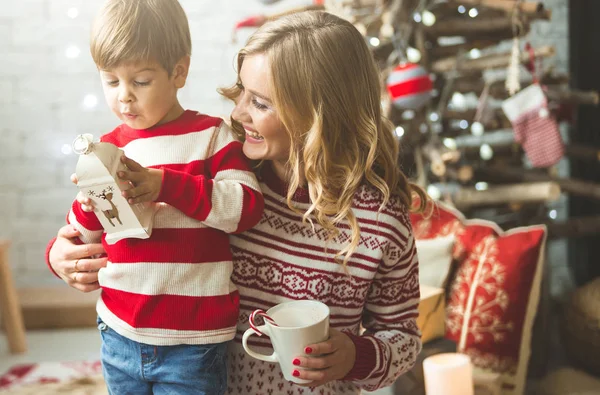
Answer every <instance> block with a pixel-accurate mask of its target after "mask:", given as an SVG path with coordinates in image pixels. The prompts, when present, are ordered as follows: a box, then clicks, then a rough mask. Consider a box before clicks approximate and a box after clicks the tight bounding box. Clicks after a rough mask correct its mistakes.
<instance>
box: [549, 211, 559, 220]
mask: <svg viewBox="0 0 600 395" xmlns="http://www.w3.org/2000/svg"><path fill="white" fill-rule="evenodd" d="M548 217H550V219H556V218H557V217H558V212H557V211H556V210H550V212H549V213H548Z"/></svg>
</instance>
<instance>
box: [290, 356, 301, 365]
mask: <svg viewBox="0 0 600 395" xmlns="http://www.w3.org/2000/svg"><path fill="white" fill-rule="evenodd" d="M292 363H293V364H294V365H296V366H298V365H300V360H299V359H298V358H296V359H294V360H293V361H292Z"/></svg>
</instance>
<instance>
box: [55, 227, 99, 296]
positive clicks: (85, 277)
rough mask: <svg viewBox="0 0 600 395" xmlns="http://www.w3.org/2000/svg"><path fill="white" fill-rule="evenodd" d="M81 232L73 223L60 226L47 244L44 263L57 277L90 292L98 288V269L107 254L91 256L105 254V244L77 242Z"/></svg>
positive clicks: (74, 286)
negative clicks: (54, 237) (99, 256)
mask: <svg viewBox="0 0 600 395" xmlns="http://www.w3.org/2000/svg"><path fill="white" fill-rule="evenodd" d="M80 235H81V234H80V233H79V231H78V230H76V229H75V228H74V227H73V226H72V225H65V226H63V227H62V228H60V230H59V231H58V234H57V236H56V239H53V240H51V241H50V243H49V244H48V248H47V249H46V263H47V264H48V267H49V268H50V270H52V272H53V273H54V274H55V275H56V276H57V277H59V278H61V279H62V280H63V281H64V282H66V283H67V284H69V285H70V286H71V287H73V288H75V289H78V290H80V291H82V292H91V291H94V290H96V289H98V288H100V286H99V285H98V270H100V269H101V268H103V267H105V266H106V258H92V257H93V256H97V255H101V254H104V247H102V244H99V243H98V244H82V245H77V244H76V243H75V240H78V238H79V236H80ZM75 263H77V270H76V268H75Z"/></svg>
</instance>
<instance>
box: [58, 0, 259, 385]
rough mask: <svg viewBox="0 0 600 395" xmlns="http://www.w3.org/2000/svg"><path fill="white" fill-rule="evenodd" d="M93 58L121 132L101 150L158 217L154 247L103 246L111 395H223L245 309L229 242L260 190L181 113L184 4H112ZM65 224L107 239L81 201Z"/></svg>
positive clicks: (221, 134) (133, 197) (223, 129)
mask: <svg viewBox="0 0 600 395" xmlns="http://www.w3.org/2000/svg"><path fill="white" fill-rule="evenodd" d="M90 49H91V53H92V57H93V59H94V62H95V63H96V65H97V67H98V70H99V72H100V77H101V80H102V85H103V88H104V95H105V98H106V101H107V103H108V105H109V106H110V108H111V110H112V111H113V112H114V113H115V115H116V116H117V117H118V118H119V119H120V120H121V121H122V122H123V124H121V125H120V126H118V127H117V128H116V129H115V130H113V131H112V132H110V133H108V134H106V135H104V136H102V138H101V140H102V141H104V142H110V143H113V144H115V145H117V146H118V147H121V148H123V150H124V151H125V153H126V155H127V159H125V163H126V165H127V167H128V171H125V172H121V173H120V174H118V176H119V177H121V178H122V179H123V180H127V181H129V182H131V184H132V188H131V189H129V190H128V191H126V192H123V195H124V196H125V197H126V198H127V199H128V201H129V203H138V202H143V201H154V202H157V204H159V205H160V209H159V210H158V212H157V213H156V216H155V218H154V225H153V230H152V235H151V237H150V238H149V239H144V240H141V239H124V240H121V241H119V242H117V243H115V244H112V245H109V244H107V243H105V242H103V244H104V247H105V249H106V251H107V254H108V264H107V266H106V268H104V269H102V270H100V272H99V275H98V280H99V283H100V286H101V287H102V294H101V297H100V299H99V300H98V304H97V311H98V316H99V318H98V328H99V329H100V331H101V335H102V364H103V369H104V376H105V379H106V383H107V385H108V389H109V392H110V393H111V394H119V395H120V394H150V393H154V394H211V395H213V394H221V393H223V392H224V391H225V387H226V377H227V368H226V361H225V359H226V358H225V357H226V342H227V341H229V340H231V339H233V337H234V335H235V325H236V321H237V316H238V307H239V306H238V305H239V298H238V292H237V290H236V288H235V286H234V285H233V284H232V283H231V281H230V278H229V277H230V274H231V272H232V269H233V267H232V261H231V252H230V249H229V239H228V235H227V233H233V232H241V231H244V230H246V229H249V228H251V227H253V226H254V225H255V224H256V223H257V222H258V221H259V219H260V216H261V214H262V209H263V198H262V195H261V193H260V189H259V185H258V182H257V180H256V178H255V177H254V174H253V172H252V171H251V169H250V168H249V166H248V164H247V160H246V158H245V157H244V156H243V154H242V145H241V143H240V142H238V141H237V140H236V139H235V137H234V135H233V132H232V131H231V130H230V129H229V127H228V126H226V125H225V124H224V123H223V122H222V120H221V119H219V118H213V117H209V116H207V115H202V114H199V113H197V112H195V111H189V110H187V111H186V110H184V109H183V108H182V107H181V105H180V104H179V101H178V99H177V91H178V89H180V88H182V87H183V86H184V84H185V81H186V78H187V74H188V69H189V64H190V54H191V40H190V32H189V27H188V21H187V17H186V15H185V12H184V11H183V9H182V8H181V6H180V4H179V3H178V1H177V0H160V1H159V0H146V1H141V0H108V1H107V2H106V3H105V5H104V7H103V8H102V10H101V12H100V14H99V16H98V18H97V19H96V21H95V24H94V26H93V29H92V37H91V44H90ZM88 203H89V201H88ZM68 219H69V222H70V223H71V224H72V225H74V226H75V227H76V228H77V229H79V230H80V231H81V234H82V235H83V236H82V237H81V239H82V241H83V242H84V243H93V242H96V243H97V242H99V240H100V239H104V237H103V236H102V235H103V230H102V227H101V225H100V222H99V221H98V219H97V217H96V216H95V214H94V213H91V212H86V211H84V210H83V209H82V207H81V205H80V204H79V203H78V202H77V201H75V202H74V203H73V206H72V209H71V212H70V214H69V217H68ZM76 270H77V268H76ZM78 274H80V273H78V272H76V273H75V276H77V275H78ZM80 275H84V273H81V274H80Z"/></svg>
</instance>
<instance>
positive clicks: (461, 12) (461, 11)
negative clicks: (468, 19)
mask: <svg viewBox="0 0 600 395" xmlns="http://www.w3.org/2000/svg"><path fill="white" fill-rule="evenodd" d="M465 12H467V8H466V7H465V6H464V5H459V6H458V13H459V14H464V13H465Z"/></svg>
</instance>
